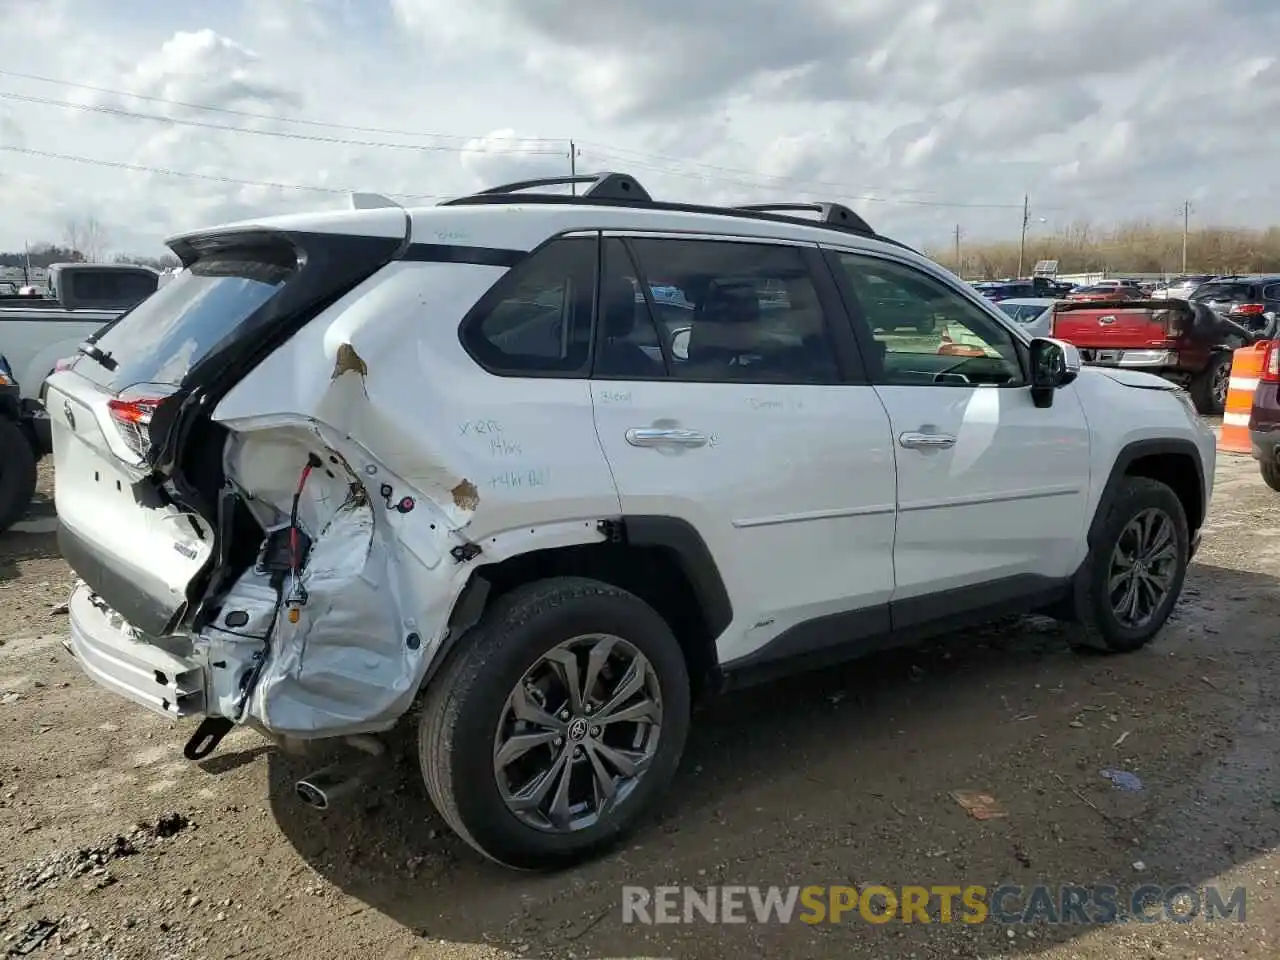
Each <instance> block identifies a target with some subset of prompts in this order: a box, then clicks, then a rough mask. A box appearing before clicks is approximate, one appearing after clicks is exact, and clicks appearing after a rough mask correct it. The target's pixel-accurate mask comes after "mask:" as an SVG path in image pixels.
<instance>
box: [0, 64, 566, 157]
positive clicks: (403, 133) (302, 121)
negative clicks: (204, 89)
mask: <svg viewBox="0 0 1280 960" xmlns="http://www.w3.org/2000/svg"><path fill="white" fill-rule="evenodd" d="M0 77H14V78H16V79H19V80H36V81H39V82H40V83H52V84H54V85H56V86H60V87H72V88H74V89H76V90H91V91H93V92H94V93H106V94H110V95H112V96H116V97H132V98H133V99H135V100H144V101H146V102H148V103H161V104H165V105H167V106H171V107H183V108H184V109H187V110H204V111H207V112H209V113H222V114H226V115H228V116H233V117H244V118H246V119H249V120H269V121H273V122H276V123H295V124H298V125H299V126H307V127H322V128H325V129H328V130H349V131H352V132H354V133H379V134H383V135H384V136H389V137H434V138H436V139H439V140H461V141H464V142H465V141H469V140H479V139H487V140H505V141H507V142H510V143H540V144H545V145H548V146H549V145H553V144H559V143H561V142H562V141H563V138H549V137H472V136H464V135H462V134H453V133H422V132H420V131H414V130H396V129H388V128H386V127H360V126H355V125H353V124H349V123H334V122H332V121H329V120H309V119H306V118H303V117H280V116H275V115H273V114H269V113H255V112H254V111H252V110H237V109H234V108H232V107H215V106H212V105H210V104H207V103H190V102H187V101H185V100H172V99H170V98H168V97H154V96H150V95H148V94H145V93H130V92H128V91H127V90H113V89H111V88H110V87H99V86H95V85H94V84H91V83H78V82H76V81H74V80H58V79H55V78H54V77H42V76H40V75H38V74H34V73H19V72H18V71H16V70H4V69H0ZM166 119H167V118H166Z"/></svg>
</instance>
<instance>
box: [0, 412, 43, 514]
mask: <svg viewBox="0 0 1280 960" xmlns="http://www.w3.org/2000/svg"><path fill="white" fill-rule="evenodd" d="M0 450H3V451H4V454H3V456H0V533H3V532H4V531H6V530H8V529H9V528H10V527H11V526H13V525H14V524H15V523H17V522H18V521H19V520H21V519H22V516H23V514H25V513H26V512H27V507H28V506H30V504H31V498H32V497H34V496H35V493H36V455H35V451H34V450H32V449H31V442H30V441H29V440H28V439H27V434H26V433H25V432H24V431H23V429H22V428H21V427H19V426H18V425H17V424H16V423H14V422H13V421H12V420H5V419H0Z"/></svg>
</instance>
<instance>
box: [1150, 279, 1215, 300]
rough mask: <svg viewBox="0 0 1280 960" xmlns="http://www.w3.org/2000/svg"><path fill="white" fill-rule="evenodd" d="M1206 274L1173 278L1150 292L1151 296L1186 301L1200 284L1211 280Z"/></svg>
mask: <svg viewBox="0 0 1280 960" xmlns="http://www.w3.org/2000/svg"><path fill="white" fill-rule="evenodd" d="M1212 279H1213V277H1211V276H1210V275H1209V274H1207V273H1202V274H1194V275H1192V276H1189V277H1175V278H1174V279H1173V280H1170V281H1169V283H1167V284H1162V285H1160V286H1158V287H1156V289H1155V290H1153V291H1152V293H1151V296H1152V297H1153V298H1154V299H1158V300H1159V299H1165V298H1167V297H1175V298H1177V299H1181V300H1186V299H1187V298H1189V297H1190V296H1191V294H1193V293H1194V292H1195V290H1196V288H1197V287H1198V286H1200V284H1202V283H1205V282H1207V281H1209V280H1212Z"/></svg>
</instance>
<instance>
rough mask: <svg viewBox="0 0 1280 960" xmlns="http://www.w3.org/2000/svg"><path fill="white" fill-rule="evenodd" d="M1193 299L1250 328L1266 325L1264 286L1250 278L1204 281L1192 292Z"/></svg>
mask: <svg viewBox="0 0 1280 960" xmlns="http://www.w3.org/2000/svg"><path fill="white" fill-rule="evenodd" d="M1190 299H1191V300H1193V301H1195V302H1197V303H1203V304H1204V305H1205V306H1207V307H1208V308H1209V309H1210V310H1212V311H1213V312H1214V313H1216V314H1217V315H1218V316H1220V317H1227V318H1228V319H1230V320H1233V321H1235V322H1236V323H1238V324H1240V325H1241V326H1243V327H1245V328H1247V329H1249V330H1261V329H1263V328H1264V327H1265V326H1266V323H1267V318H1266V317H1265V314H1266V310H1267V308H1266V304H1265V303H1264V301H1263V298H1262V286H1261V284H1258V283H1253V282H1251V281H1248V280H1211V281H1209V282H1208V283H1202V284H1200V286H1199V287H1197V288H1196V290H1195V292H1194V293H1193V294H1191V297H1190Z"/></svg>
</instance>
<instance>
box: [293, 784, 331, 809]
mask: <svg viewBox="0 0 1280 960" xmlns="http://www.w3.org/2000/svg"><path fill="white" fill-rule="evenodd" d="M294 790H295V792H296V793H297V794H298V799H299V800H301V801H302V802H303V803H305V804H306V805H307V806H309V807H315V808H316V809H317V810H328V809H329V798H328V797H326V796H325V795H324V791H323V790H321V789H320V788H319V787H317V786H316V785H315V784H313V783H309V782H307V781H306V780H299V781H298V783H297V785H296V786H295V787H294Z"/></svg>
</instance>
